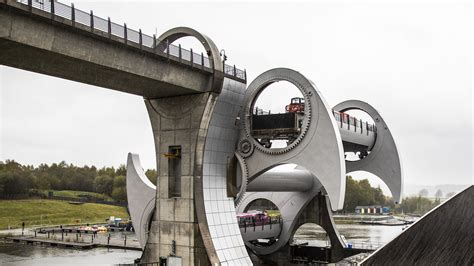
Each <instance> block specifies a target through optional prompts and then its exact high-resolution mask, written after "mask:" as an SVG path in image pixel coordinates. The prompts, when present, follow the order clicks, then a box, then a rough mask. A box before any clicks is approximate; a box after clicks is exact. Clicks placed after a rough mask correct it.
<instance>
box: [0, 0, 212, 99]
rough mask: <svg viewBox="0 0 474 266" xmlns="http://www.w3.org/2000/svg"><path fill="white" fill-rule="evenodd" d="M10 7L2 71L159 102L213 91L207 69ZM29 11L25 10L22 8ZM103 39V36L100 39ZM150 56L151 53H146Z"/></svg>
mask: <svg viewBox="0 0 474 266" xmlns="http://www.w3.org/2000/svg"><path fill="white" fill-rule="evenodd" d="M12 5H15V3H14V2H8V5H6V4H4V3H0V49H1V51H2V52H1V53H0V65H6V66H10V67H14V68H19V69H23V70H28V71H33V72H36V73H41V74H46V75H50V76H55V77H59V78H64V79H68V80H73V81H77V82H82V83H86V84H90V85H94V86H99V87H104V88H108V89H112V90H117V91H121V92H126V93H131V94H135V95H140V96H144V97H147V98H161V97H170V96H177V95H186V94H194V93H201V92H206V91H209V90H210V89H211V85H212V73H211V72H210V70H209V69H203V70H200V69H196V68H193V67H191V66H188V65H186V64H184V63H179V62H176V61H174V60H167V58H166V57H164V56H162V55H158V54H155V53H153V50H152V49H150V48H147V47H140V46H138V45H136V46H137V47H135V45H133V44H125V43H124V42H123V40H122V39H120V38H116V37H114V36H108V35H107V34H106V33H102V34H101V33H100V32H97V30H94V31H93V32H91V31H90V28H89V27H86V26H82V25H77V24H76V25H75V26H74V27H73V26H72V22H71V21H69V20H67V19H63V18H60V17H54V19H51V15H50V14H48V13H46V12H43V11H41V10H33V11H32V12H33V13H34V14H35V16H31V15H30V13H28V12H27V10H25V7H24V5H20V4H18V7H17V8H16V7H15V8H13V7H12ZM26 9H27V8H26ZM101 35H102V36H101ZM148 50H149V51H148Z"/></svg>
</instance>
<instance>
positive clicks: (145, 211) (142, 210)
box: [126, 153, 156, 249]
mask: <svg viewBox="0 0 474 266" xmlns="http://www.w3.org/2000/svg"><path fill="white" fill-rule="evenodd" d="M126 179H127V199H128V209H129V210H130V216H131V217H132V223H133V228H134V229H135V235H136V236H137V238H138V243H140V246H141V248H142V249H144V248H145V244H146V240H147V237H148V227H149V223H150V218H151V215H152V214H153V210H154V209H155V199H156V186H155V185H153V183H151V182H150V180H148V178H147V177H146V175H145V172H144V171H143V168H142V165H141V163H140V158H139V157H138V154H132V153H129V154H128V159H127V178H126Z"/></svg>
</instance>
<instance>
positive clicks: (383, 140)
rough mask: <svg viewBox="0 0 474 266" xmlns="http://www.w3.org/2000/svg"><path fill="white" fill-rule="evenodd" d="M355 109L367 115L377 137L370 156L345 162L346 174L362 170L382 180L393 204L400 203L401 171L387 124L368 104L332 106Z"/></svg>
mask: <svg viewBox="0 0 474 266" xmlns="http://www.w3.org/2000/svg"><path fill="white" fill-rule="evenodd" d="M351 109H356V110H361V111H364V112H366V113H367V114H369V115H370V116H371V117H372V119H373V120H374V122H375V126H376V127H377V137H376V139H375V144H374V147H373V148H372V150H371V152H370V154H369V155H368V156H367V157H365V158H364V159H361V160H359V161H346V169H347V172H348V173H349V172H354V171H358V170H363V171H367V172H370V173H372V174H374V175H376V176H378V177H379V178H380V179H382V180H383V181H384V182H385V184H387V186H388V188H389V189H390V191H391V192H392V196H393V198H394V200H395V202H397V203H400V202H401V201H402V195H403V169H402V163H401V160H400V155H399V153H398V148H397V145H396V144H395V141H394V139H393V136H392V133H391V132H390V130H389V129H388V126H387V124H386V123H385V121H384V119H383V118H382V116H381V115H380V113H379V112H378V111H377V110H375V108H374V107H372V106H371V105H370V104H368V103H366V102H363V101H359V100H349V101H344V102H342V103H339V104H338V105H336V106H334V110H335V111H338V112H344V111H347V110H351Z"/></svg>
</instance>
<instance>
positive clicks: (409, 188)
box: [403, 184, 470, 197]
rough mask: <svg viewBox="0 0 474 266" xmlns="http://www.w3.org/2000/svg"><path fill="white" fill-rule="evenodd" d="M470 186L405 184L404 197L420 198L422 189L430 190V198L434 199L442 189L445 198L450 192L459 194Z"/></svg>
mask: <svg viewBox="0 0 474 266" xmlns="http://www.w3.org/2000/svg"><path fill="white" fill-rule="evenodd" d="M468 186H470V185H469V184H466V185H453V184H443V185H414V184H405V191H404V193H403V194H404V197H409V196H418V193H419V192H420V190H422V189H427V190H428V197H434V194H435V193H436V191H438V189H441V191H442V192H443V197H444V196H445V195H446V194H448V193H450V192H459V191H461V190H463V189H464V188H467V187H468Z"/></svg>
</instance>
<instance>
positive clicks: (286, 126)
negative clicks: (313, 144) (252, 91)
mask: <svg viewBox="0 0 474 266" xmlns="http://www.w3.org/2000/svg"><path fill="white" fill-rule="evenodd" d="M251 108H252V110H251V117H252V119H251V134H252V137H253V138H254V139H255V140H256V141H257V142H258V143H259V144H260V145H262V146H263V147H265V148H267V149H279V148H285V147H287V146H288V145H290V144H291V143H292V142H293V141H295V140H296V139H297V138H298V136H299V135H300V133H301V127H302V125H303V119H304V116H305V99H304V97H303V94H302V93H301V90H300V89H299V88H297V87H296V86H295V85H294V84H292V83H291V82H288V81H285V80H281V81H278V82H274V83H271V84H270V85H268V86H267V87H265V88H264V89H263V90H261V91H260V93H259V94H258V95H257V97H256V98H255V100H254V102H253V104H252V107H251Z"/></svg>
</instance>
